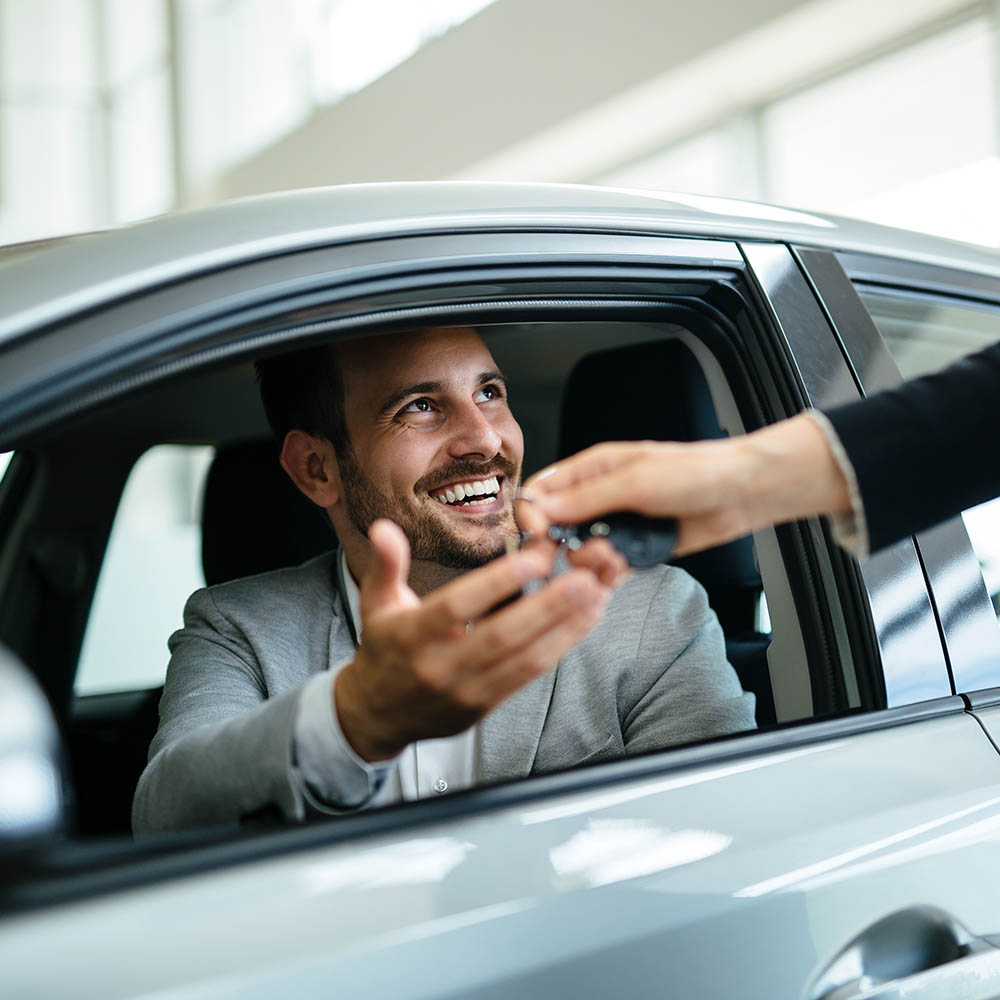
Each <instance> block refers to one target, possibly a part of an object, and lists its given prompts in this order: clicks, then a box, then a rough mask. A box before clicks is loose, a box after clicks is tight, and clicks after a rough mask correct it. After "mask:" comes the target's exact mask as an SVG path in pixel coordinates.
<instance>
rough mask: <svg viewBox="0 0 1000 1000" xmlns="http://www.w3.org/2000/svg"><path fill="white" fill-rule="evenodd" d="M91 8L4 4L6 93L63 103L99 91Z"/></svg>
mask: <svg viewBox="0 0 1000 1000" xmlns="http://www.w3.org/2000/svg"><path fill="white" fill-rule="evenodd" d="M92 12H93V5H92V4H90V3H81V2H80V0H13V2H8V3H0V68H2V73H3V77H2V81H3V88H2V92H3V93H4V95H5V96H9V95H10V94H11V93H12V92H14V93H15V94H17V93H21V94H23V93H24V92H30V93H32V94H33V95H34V96H35V97H36V98H38V97H40V98H42V99H47V100H53V99H62V100H65V99H66V97H67V96H72V94H69V95H67V93H66V91H73V90H77V91H79V90H81V89H85V88H91V87H96V84H97V75H98V74H97V62H96V54H95V45H94V30H93V29H94V20H93V14H92Z"/></svg>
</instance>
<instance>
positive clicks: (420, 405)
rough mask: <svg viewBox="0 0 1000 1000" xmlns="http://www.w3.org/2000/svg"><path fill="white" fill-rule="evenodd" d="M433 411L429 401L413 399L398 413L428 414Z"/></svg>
mask: <svg viewBox="0 0 1000 1000" xmlns="http://www.w3.org/2000/svg"><path fill="white" fill-rule="evenodd" d="M433 409H434V406H433V404H432V403H431V401H430V400H429V399H415V400H413V402H412V403H407V404H406V406H404V407H403V408H402V409H401V410H400V411H399V412H400V413H430V412H431V411H432V410H433Z"/></svg>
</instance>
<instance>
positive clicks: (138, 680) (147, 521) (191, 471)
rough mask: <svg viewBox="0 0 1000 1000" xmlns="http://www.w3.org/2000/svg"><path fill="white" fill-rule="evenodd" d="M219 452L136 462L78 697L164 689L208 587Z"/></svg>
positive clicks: (100, 589) (176, 449) (198, 450)
mask: <svg viewBox="0 0 1000 1000" xmlns="http://www.w3.org/2000/svg"><path fill="white" fill-rule="evenodd" d="M213 453H214V449H212V448H206V447H189V446H180V445H157V446H156V447H154V448H150V449H149V451H147V452H145V454H143V455H142V457H141V458H140V459H139V461H138V462H136V464H135V466H134V468H133V469H132V472H131V474H130V475H129V478H128V481H127V483H126V484H125V490H124V492H123V493H122V498H121V502H120V503H119V505H118V512H117V514H116V515H115V521H114V525H113V526H112V529H111V537H110V539H109V540H108V548H107V553H106V555H105V558H104V564H103V566H102V568H101V575H100V578H99V579H98V582H97V590H96V593H95V595H94V604H93V607H92V609H91V613H90V619H89V621H88V623H87V631H86V633H85V635H84V639H83V649H82V652H81V656H80V664H79V667H78V669H77V673H76V681H75V684H74V693H75V694H77V695H88V694H104V693H108V692H112V691H130V690H140V689H143V688H152V687H158V686H159V685H161V684H162V683H163V678H164V674H165V672H166V667H167V659H168V652H167V645H166V639H167V637H168V636H169V635H170V634H171V633H172V632H174V631H176V630H177V629H178V628H180V626H181V612H182V610H183V608H184V602H185V600H186V599H187V598H188V596H189V595H190V594H191V593H192V592H193V591H195V590H197V589H198V588H199V587H202V586H204V584H205V579H204V575H203V573H202V568H201V527H200V523H199V521H200V514H199V512H200V509H201V497H202V492H203V490H204V483H205V475H206V473H207V471H208V466H209V463H210V462H211V460H212V455H213Z"/></svg>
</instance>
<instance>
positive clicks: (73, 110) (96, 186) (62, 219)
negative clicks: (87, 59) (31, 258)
mask: <svg viewBox="0 0 1000 1000" xmlns="http://www.w3.org/2000/svg"><path fill="white" fill-rule="evenodd" d="M97 133H98V129H97V112H96V111H92V110H90V109H87V108H85V107H70V106H67V107H59V106H55V105H53V106H45V105H40V106H37V107H36V106H29V105H23V106H14V105H8V106H7V107H5V108H3V109H2V111H0V148H2V149H3V158H2V162H0V166H2V170H3V175H2V180H0V190H2V191H3V202H2V204H0V242H13V241H15V240H28V239H35V238H37V237H41V236H49V235H52V234H55V233H63V232H70V231H73V230H80V229H92V228H94V227H95V226H96V225H98V224H99V223H100V221H101V218H102V208H103V199H102V198H101V197H100V194H99V192H100V191H101V190H102V183H101V180H100V177H99V173H98V163H99V162H100V156H99V150H98V149H97Z"/></svg>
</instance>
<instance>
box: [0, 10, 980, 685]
mask: <svg viewBox="0 0 1000 1000" xmlns="http://www.w3.org/2000/svg"><path fill="white" fill-rule="evenodd" d="M998 27H1000V3H996V2H992V0H991V2H980V3H969V2H961V0H817V2H802V0H712V2H710V3H706V2H704V0H619V2H618V3H616V4H609V3H607V2H606V0H0V243H6V242H14V241H21V240H32V239H37V238H40V237H45V236H50V235H54V234H58V233H64V232H72V231H81V230H89V229H96V228H101V227H104V226H108V225H114V224H119V223H126V222H129V221H131V220H134V219H140V218H143V217H146V216H149V215H154V214H158V213H162V212H165V211H168V210H171V209H175V208H191V207H197V206H201V205H206V204H211V203H213V202H216V201H219V200H223V199H227V198H233V197H240V196H246V195H254V194H260V193H263V192H267V191H277V190H284V189H288V188H297V187H306V186H314V185H322V184H335V183H349V182H363V181H376V180H429V179H448V178H457V179H482V180H501V181H524V180H529V181H530V180H534V181H563V182H571V183H575V182H580V183H600V184H608V185H612V186H619V187H624V186H627V187H638V188H654V189H660V190H675V191H683V192H694V193H698V194H710V195H717V196H722V197H728V198H739V199H751V200H759V201H768V202H774V203H777V204H783V205H788V206H791V207H794V208H804V209H808V210H813V211H826V212H831V213H837V214H844V215H852V216H858V217H861V218H865V219H869V220H873V221H877V222H883V223H888V224H890V225H899V226H903V227H906V228H910V229H916V230H923V231H926V232H931V233H938V234H942V235H946V236H951V237H954V238H958V239H964V240H969V241H972V242H979V243H983V244H987V245H991V246H1000V209H998V205H1000V198H998V191H1000V143H998V127H1000V101H998V93H1000V47H998V39H1000V31H998ZM879 321H880V323H881V324H882V325H883V328H884V332H885V334H886V336H887V338H888V340H889V342H890V344H891V346H892V347H893V350H894V352H895V353H896V355H897V360H898V361H899V363H900V365H901V367H902V368H903V370H904V373H905V374H907V375H913V374H917V373H918V371H920V370H922V367H921V365H920V364H918V363H917V361H918V354H919V353H920V352H917V353H913V352H912V351H911V348H912V347H913V345H914V344H915V343H916V342H917V340H920V341H921V343H923V342H924V341H926V340H928V338H929V339H930V341H933V343H936V344H939V345H940V349H941V351H942V352H943V353H942V356H941V357H940V358H938V359H937V360H936V362H935V363H944V362H946V361H947V360H949V359H950V357H952V356H956V355H957V354H959V353H962V351H963V350H969V349H972V348H973V347H975V346H977V345H978V344H980V343H983V342H987V341H989V340H992V339H995V337H996V336H1000V317H997V316H995V315H993V314H990V315H989V316H986V315H985V314H984V315H983V316H978V315H976V316H973V315H971V314H968V311H966V312H965V313H963V312H962V311H961V310H958V311H955V310H951V311H949V310H948V309H947V308H945V309H943V310H942V309H939V308H937V307H930V306H928V307H927V308H924V309H922V310H921V311H919V314H917V315H914V316H911V315H906V316H896V315H894V314H893V312H892V310H891V309H887V311H884V314H882V313H880V314H879ZM915 338H916V339H915ZM970 338H971V339H970ZM925 353H926V352H925ZM921 356H922V355H921ZM210 459H211V451H210V450H209V449H201V448H191V447H185V446H179V445H178V446H173V445H164V446H161V447H158V448H154V449H152V450H151V451H150V452H149V453H147V454H146V455H145V456H143V458H142V459H141V460H140V462H139V463H138V464H137V466H136V468H135V470H134V471H133V473H132V477H131V479H130V481H129V484H128V487H127V489H126V492H125V496H124V498H123V501H122V504H121V506H120V509H119V513H118V516H117V518H116V521H115V526H114V529H113V532H112V536H111V540H110V543H109V549H108V556H107V559H106V561H105V565H104V567H103V569H102V573H101V579H100V582H99V585H98V591H97V595H96V598H95V604H94V611H93V615H92V618H91V621H90V623H89V625H88V630H87V635H86V637H85V640H84V648H83V654H82V662H81V668H80V672H79V674H78V677H77V690H78V691H79V692H80V693H92V692H97V691H107V690H117V689H130V688H135V687H141V686H144V685H149V686H155V685H156V684H159V683H160V682H161V681H162V677H163V670H164V667H165V664H166V658H167V653H166V648H165V639H166V636H168V635H169V634H170V632H171V631H173V629H174V628H176V627H177V626H179V624H180V610H181V607H182V605H183V601H184V599H185V598H186V596H187V595H188V594H189V593H190V592H191V591H192V590H193V589H195V588H196V587H197V586H200V585H201V583H202V582H203V580H202V577H201V569H200V552H199V542H200V528H199V517H200V498H201V492H202V484H203V481H204V476H205V471H206V469H207V467H208V463H209V461H210ZM8 460H9V456H4V455H0V475H2V474H3V471H4V467H5V466H6V464H7V461H8ZM966 520H967V523H968V525H969V528H970V532H971V534H972V536H973V539H974V541H975V544H976V548H977V552H978V554H979V555H980V558H981V560H982V562H983V565H984V571H985V573H986V577H987V582H988V584H989V586H990V591H991V593H992V594H993V595H994V601H995V602H996V603H997V605H998V610H1000V508H998V505H992V506H987V507H984V508H980V509H978V510H977V511H974V512H970V513H968V514H967V515H966ZM123 607H127V608H129V609H130V610H129V613H128V614H127V615H123V614H122V608H123Z"/></svg>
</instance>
